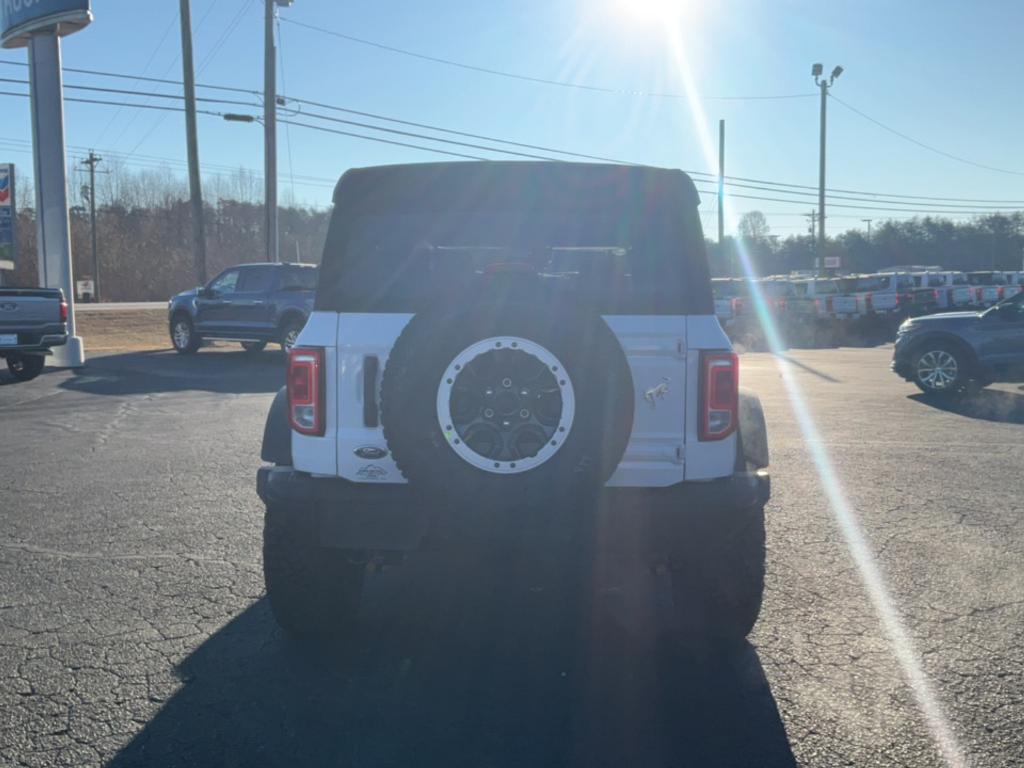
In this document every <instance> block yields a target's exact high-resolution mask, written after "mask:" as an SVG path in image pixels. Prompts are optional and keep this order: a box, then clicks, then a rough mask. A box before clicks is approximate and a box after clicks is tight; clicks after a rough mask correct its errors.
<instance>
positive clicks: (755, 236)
mask: <svg viewBox="0 0 1024 768" xmlns="http://www.w3.org/2000/svg"><path fill="white" fill-rule="evenodd" d="M738 230H739V236H738V237H737V238H732V237H726V238H725V240H724V241H723V242H722V243H721V244H719V243H714V242H709V243H708V253H709V257H710V260H711V268H712V272H713V274H714V275H716V276H727V275H729V274H730V271H731V270H732V269H733V265H738V264H740V260H739V250H740V247H741V246H742V248H743V250H744V251H745V252H746V254H747V256H748V258H749V259H750V262H751V264H752V266H753V269H754V272H755V273H756V274H758V275H762V276H763V275H783V274H788V273H789V272H791V271H794V270H809V269H813V268H814V264H815V259H816V257H817V256H818V253H817V250H818V249H817V243H816V241H815V238H814V237H812V236H811V235H810V234H806V235H792V236H790V237H787V238H785V239H780V238H777V237H774V236H773V235H772V234H771V230H770V228H769V227H768V224H767V220H766V218H765V216H764V214H762V213H760V212H759V211H751V212H750V213H747V214H744V216H743V217H742V218H741V219H740V222H739V227H738ZM824 256H838V257H839V259H840V264H841V267H840V270H841V271H842V272H850V273H857V272H861V273H863V272H877V271H879V270H882V269H885V268H887V267H894V266H904V265H907V266H909V265H921V266H939V267H944V268H946V269H958V270H964V271H974V270H1006V271H1010V270H1021V269H1022V259H1024V212H1015V213H1011V214H1001V213H1000V214H992V215H990V216H979V217H976V218H973V219H969V220H963V221H953V220H950V219H945V218H939V217H933V216H924V217H920V218H913V219H905V220H902V221H898V220H888V221H881V222H878V223H877V225H876V226H874V227H873V228H872V230H871V235H870V237H869V236H868V235H867V233H866V232H864V231H862V230H849V231H847V232H844V233H842V234H840V235H837V236H835V237H830V238H828V239H827V240H826V243H825V253H824ZM736 274H739V273H738V272H737V273H736Z"/></svg>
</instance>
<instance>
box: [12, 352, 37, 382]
mask: <svg viewBox="0 0 1024 768" xmlns="http://www.w3.org/2000/svg"><path fill="white" fill-rule="evenodd" d="M44 365H46V358H44V357H43V356H42V355H8V356H7V370H8V371H10V372H11V376H13V377H14V378H16V379H17V380H18V381H31V380H32V379H34V378H35V377H36V376H38V375H39V374H40V373H42V372H43V366H44Z"/></svg>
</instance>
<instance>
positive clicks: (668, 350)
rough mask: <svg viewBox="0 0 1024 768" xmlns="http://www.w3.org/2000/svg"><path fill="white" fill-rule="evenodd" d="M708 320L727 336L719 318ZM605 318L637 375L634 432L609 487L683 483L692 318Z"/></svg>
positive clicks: (632, 370) (650, 316) (657, 486)
mask: <svg viewBox="0 0 1024 768" xmlns="http://www.w3.org/2000/svg"><path fill="white" fill-rule="evenodd" d="M708 319H709V320H711V322H712V323H713V324H714V326H715V328H717V329H718V333H719V334H720V335H721V336H722V337H723V338H724V337H725V334H724V333H723V332H722V328H721V326H720V325H719V323H718V319H717V318H716V317H714V316H711V317H709V318H708ZM604 320H605V322H606V323H608V327H609V328H611V329H612V332H613V333H614V334H615V336H616V338H618V340H619V344H620V345H621V346H622V350H623V352H625V354H626V360H627V361H628V362H629V370H630V373H632V375H633V432H632V433H631V434H630V437H629V444H628V445H627V446H626V452H625V453H624V454H623V456H622V460H621V461H620V462H619V466H618V468H617V469H616V470H615V472H614V473H613V474H612V476H611V478H610V479H609V480H608V485H610V486H640V487H644V488H661V487H664V486H667V485H674V484H675V483H679V482H682V481H683V480H684V479H685V477H686V467H685V465H684V457H685V452H684V449H685V446H684V434H685V427H686V407H685V405H686V398H687V391H688V389H690V387H688V384H689V382H690V379H689V378H688V377H687V371H686V354H687V347H686V326H687V321H688V318H687V317H685V316H683V315H656V316H652V315H643V316H639V315H605V318H604ZM726 345H728V341H726ZM726 348H727V347H726ZM693 381H696V379H693Z"/></svg>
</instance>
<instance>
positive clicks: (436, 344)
mask: <svg viewBox="0 0 1024 768" xmlns="http://www.w3.org/2000/svg"><path fill="white" fill-rule="evenodd" d="M633 401H634V395H633V382H632V376H631V375H630V371H629V365H628V363H627V362H626V357H625V355H624V354H623V352H622V348H621V346H620V345H619V342H618V340H617V339H616V338H615V335H614V334H613V333H612V332H611V329H609V328H608V326H607V325H606V324H605V322H604V320H602V319H601V317H600V315H598V314H597V313H596V312H595V313H593V314H588V313H580V312H579V311H578V310H574V311H573V312H572V313H571V314H570V313H566V316H557V315H554V314H552V313H550V312H546V311H544V310H539V311H538V310H537V309H536V308H529V307H525V306H509V307H506V308H504V309H500V310H496V309H492V310H490V311H488V310H486V309H482V310H480V311H473V312H463V313H459V312H425V313H421V314H418V315H416V316H415V317H413V319H412V320H411V321H410V322H409V324H408V325H407V326H406V327H405V330H404V331H403V332H402V334H401V335H400V336H399V338H398V340H397V341H396V342H395V345H394V347H393V349H392V350H391V354H390V356H389V358H388V362H387V366H386V367H385V369H384V376H383V379H382V382H381V420H382V422H383V427H384V436H385V438H386V440H387V443H388V448H389V449H390V450H391V453H392V455H393V457H394V459H395V462H396V463H397V464H398V467H399V469H401V471H402V473H403V474H404V475H405V476H406V478H407V479H408V480H409V482H410V483H412V484H414V485H417V486H420V487H423V488H427V489H431V490H434V491H438V492H441V493H445V492H448V493H453V494H456V495H458V496H459V497H461V498H463V499H476V500H477V501H478V502H479V503H481V504H483V505H487V506H493V505H504V504H519V503H522V502H524V501H545V500H548V501H549V500H551V499H553V498H564V497H566V496H567V495H569V496H576V495H578V494H580V493H581V492H585V491H588V490H591V491H592V490H594V489H597V488H599V487H601V486H602V485H603V484H604V483H605V481H606V480H607V479H608V478H609V477H610V476H611V474H612V472H613V471H614V470H615V468H616V466H618V463H619V460H620V459H621V458H622V454H623V453H624V452H625V450H626V444H627V442H628V441H629V435H630V432H631V431H632V428H633ZM475 494H491V495H487V496H480V495H475Z"/></svg>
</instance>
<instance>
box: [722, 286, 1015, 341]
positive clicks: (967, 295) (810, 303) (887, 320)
mask: <svg viewBox="0 0 1024 768" xmlns="http://www.w3.org/2000/svg"><path fill="white" fill-rule="evenodd" d="M754 282H756V284H757V286H758V288H759V289H760V293H761V296H762V297H763V300H764V311H765V312H766V313H767V314H768V316H769V317H770V318H771V319H772V320H773V321H774V323H775V325H776V327H777V328H778V329H779V331H780V334H781V336H782V340H783V341H784V342H789V343H795V344H801V345H812V346H818V345H828V344H830V343H837V342H843V341H851V342H852V341H855V340H856V338H857V337H860V336H865V337H869V336H874V335H878V334H881V335H883V336H889V337H891V335H892V334H893V333H894V332H895V330H896V327H897V326H898V325H899V324H900V323H901V322H902V321H903V320H905V319H906V318H908V317H916V316H919V315H927V314H931V313H933V312H943V311H954V310H971V309H985V308H987V307H991V306H993V305H995V304H997V303H998V302H1000V301H1003V300H1004V299H1008V298H1011V297H1013V296H1016V295H1017V294H1018V293H1024V272H1002V271H988V272H959V271H954V270H950V271H928V272H880V273H876V274H867V275H847V276H843V277H829V278H823V277H808V276H785V277H780V276H773V277H766V278H760V279H758V280H756V281H754ZM712 286H713V291H714V296H715V314H716V315H717V316H718V319H719V322H721V324H722V327H723V328H725V330H726V332H728V333H729V334H730V335H731V336H732V337H733V338H734V339H736V340H737V341H739V342H741V343H742V344H744V345H745V346H747V347H748V348H754V349H756V348H763V347H764V345H765V344H766V341H765V337H764V323H763V322H762V320H761V317H760V315H759V314H758V312H757V310H756V307H755V301H754V295H753V291H752V285H751V281H749V280H746V279H742V278H741V279H736V278H719V279H715V280H713V281H712Z"/></svg>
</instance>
